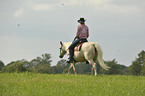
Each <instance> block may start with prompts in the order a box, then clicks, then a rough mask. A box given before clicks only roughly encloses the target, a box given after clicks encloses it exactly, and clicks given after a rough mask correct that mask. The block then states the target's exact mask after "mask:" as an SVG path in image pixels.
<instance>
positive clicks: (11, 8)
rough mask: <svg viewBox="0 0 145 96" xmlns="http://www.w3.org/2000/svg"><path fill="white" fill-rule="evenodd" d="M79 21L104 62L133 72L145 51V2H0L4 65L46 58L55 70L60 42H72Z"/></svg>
mask: <svg viewBox="0 0 145 96" xmlns="http://www.w3.org/2000/svg"><path fill="white" fill-rule="evenodd" d="M81 17H84V18H85V19H86V25H87V26H88V27H89V32H90V36H89V38H88V40H89V41H90V42H98V43H99V45H100V46H101V48H102V51H103V59H104V60H105V61H111V60H113V59H116V61H117V62H118V63H119V64H123V65H126V66H129V65H131V63H132V61H134V60H135V59H136V58H137V54H139V53H140V52H141V51H142V50H145V0H0V60H2V61H3V62H4V64H5V65H6V64H8V63H10V62H12V61H17V60H21V59H26V60H27V61H31V60H32V59H34V58H36V57H38V56H41V55H42V54H45V53H48V54H51V57H52V63H51V65H52V66H54V65H56V64H57V62H58V61H60V60H61V59H60V58H59V47H60V44H59V42H60V41H63V42H71V41H72V40H73V38H74V36H75V34H76V28H77V26H78V22H77V20H78V19H79V18H81ZM64 59H67V57H64Z"/></svg>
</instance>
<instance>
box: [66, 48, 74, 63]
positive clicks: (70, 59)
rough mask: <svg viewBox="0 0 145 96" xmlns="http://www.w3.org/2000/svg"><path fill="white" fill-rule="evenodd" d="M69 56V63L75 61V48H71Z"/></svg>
mask: <svg viewBox="0 0 145 96" xmlns="http://www.w3.org/2000/svg"><path fill="white" fill-rule="evenodd" d="M69 56H70V57H69V58H68V60H67V63H73V61H74V58H73V56H74V50H72V49H70V48H69Z"/></svg>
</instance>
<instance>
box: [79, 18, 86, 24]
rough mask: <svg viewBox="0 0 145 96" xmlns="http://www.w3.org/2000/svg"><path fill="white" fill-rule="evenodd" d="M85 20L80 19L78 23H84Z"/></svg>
mask: <svg viewBox="0 0 145 96" xmlns="http://www.w3.org/2000/svg"><path fill="white" fill-rule="evenodd" d="M85 21H86V20H85V19H84V18H80V20H78V22H79V23H84V22H85Z"/></svg>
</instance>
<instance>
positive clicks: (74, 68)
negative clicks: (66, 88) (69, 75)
mask: <svg viewBox="0 0 145 96" xmlns="http://www.w3.org/2000/svg"><path fill="white" fill-rule="evenodd" d="M71 64H72V66H73V70H74V72H75V75H77V72H76V66H75V62H73V63H71Z"/></svg>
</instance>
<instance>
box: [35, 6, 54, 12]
mask: <svg viewBox="0 0 145 96" xmlns="http://www.w3.org/2000/svg"><path fill="white" fill-rule="evenodd" d="M52 8H53V6H52V5H49V4H37V5H35V6H34V7H33V9H34V10H35V11H44V10H51V9H52Z"/></svg>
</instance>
